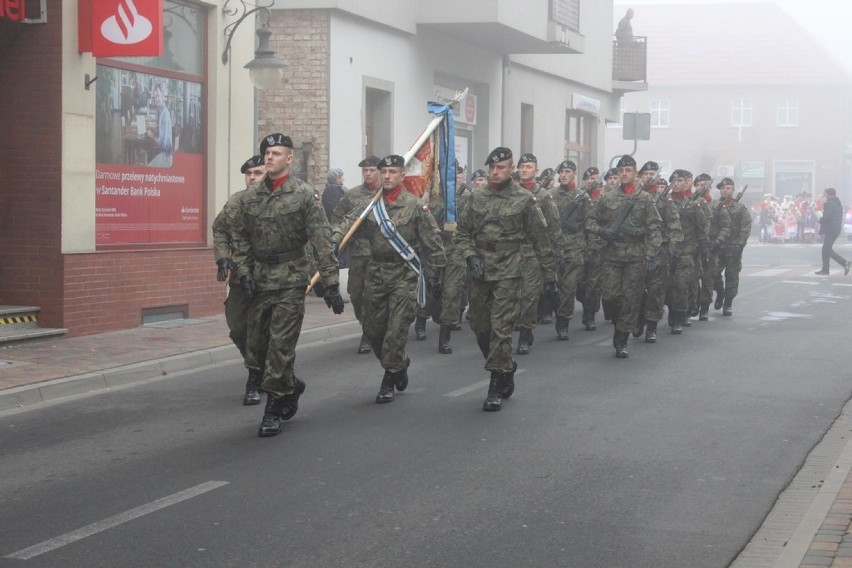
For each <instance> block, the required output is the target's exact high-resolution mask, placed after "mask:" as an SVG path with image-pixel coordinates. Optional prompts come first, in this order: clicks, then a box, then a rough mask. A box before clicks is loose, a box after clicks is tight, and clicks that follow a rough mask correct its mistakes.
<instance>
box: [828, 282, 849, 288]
mask: <svg viewBox="0 0 852 568" xmlns="http://www.w3.org/2000/svg"><path fill="white" fill-rule="evenodd" d="M831 285H832V286H847V287H852V284H845V283H843V282H832V283H831Z"/></svg>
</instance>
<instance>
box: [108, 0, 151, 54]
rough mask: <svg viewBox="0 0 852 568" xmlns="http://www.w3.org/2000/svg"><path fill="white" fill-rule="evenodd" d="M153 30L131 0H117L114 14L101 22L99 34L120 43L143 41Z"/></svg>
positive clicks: (129, 43) (149, 22)
mask: <svg viewBox="0 0 852 568" xmlns="http://www.w3.org/2000/svg"><path fill="white" fill-rule="evenodd" d="M153 30H154V26H153V25H152V24H151V20H149V19H148V18H146V17H145V16H143V15H141V14H140V13H139V10H137V9H136V5H135V4H134V3H133V0H119V3H118V6H117V9H116V11H115V14H114V15H112V16H110V17H109V18H107V19H106V20H104V21H103V23H102V24H101V34H102V35H103V36H104V37H105V38H106V39H108V40H109V41H111V42H113V43H118V44H122V45H131V44H134V43H139V42H141V41H145V40H146V39H148V37H150V35H151V32H152V31H153Z"/></svg>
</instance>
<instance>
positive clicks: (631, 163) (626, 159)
mask: <svg viewBox="0 0 852 568" xmlns="http://www.w3.org/2000/svg"><path fill="white" fill-rule="evenodd" d="M615 167H617V168H627V167H633V168H635V167H636V160H634V159H633V156H631V155H630V154H624V155H623V156H622V157H621V158H619V160H618V163H617V164H615Z"/></svg>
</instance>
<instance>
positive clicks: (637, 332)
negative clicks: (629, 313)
mask: <svg viewBox="0 0 852 568" xmlns="http://www.w3.org/2000/svg"><path fill="white" fill-rule="evenodd" d="M645 323H646V322H645V318H642V317H640V318H639V319H638V320H637V321H636V327H634V328H633V337H642V333H643V332H644V331H645ZM647 324H648V325H649V326H650V325H651V322H647Z"/></svg>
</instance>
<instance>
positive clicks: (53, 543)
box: [6, 481, 230, 560]
mask: <svg viewBox="0 0 852 568" xmlns="http://www.w3.org/2000/svg"><path fill="white" fill-rule="evenodd" d="M228 483H230V482H228V481H208V482H207V483H202V484H201V485H196V486H195V487H190V488H189V489H184V490H183V491H178V492H177V493H173V494H172V495H169V496H168V497H163V498H162V499H157V500H156V501H152V502H150V503H148V504H147V505H142V506H141V507H136V508H135V509H130V510H129V511H125V512H123V513H119V514H117V515H113V516H112V517H108V518H106V519H104V520H102V521H98V522H97V523H92V524H91V525H88V526H85V527H83V528H79V529H77V530H75V531H71V532H69V533H65V534H63V535H60V536H58V537H56V538H52V539H50V540H46V541H44V542H41V543H39V544H36V545H33V546H30V547H29V548H25V549H23V550H19V551H18V552H15V553H12V554H10V555H8V556H7V557H6V558H16V559H18V560H29V559H30V558H35V557H36V556H39V555H41V554H44V553H45V552H50V551H51V550H56V549H57V548H61V547H63V546H65V545H66V544H71V543H74V542H77V541H78V540H82V539H84V538H86V537H89V536H92V535H94V534H97V533H99V532H103V531H105V530H107V529H111V528H113V527H117V526H118V525H122V524H124V523H126V522H128V521H132V520H133V519H138V518H139V517H142V516H144V515H147V514H148V513H153V512H154V511H158V510H160V509H165V508H166V507H169V506H171V505H175V504H177V503H180V502H181V501H186V500H187V499H191V498H193V497H197V496H198V495H201V494H202V493H207V492H208V491H212V490H214V489H218V488H219V487H222V486H223V485H227V484H228Z"/></svg>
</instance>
